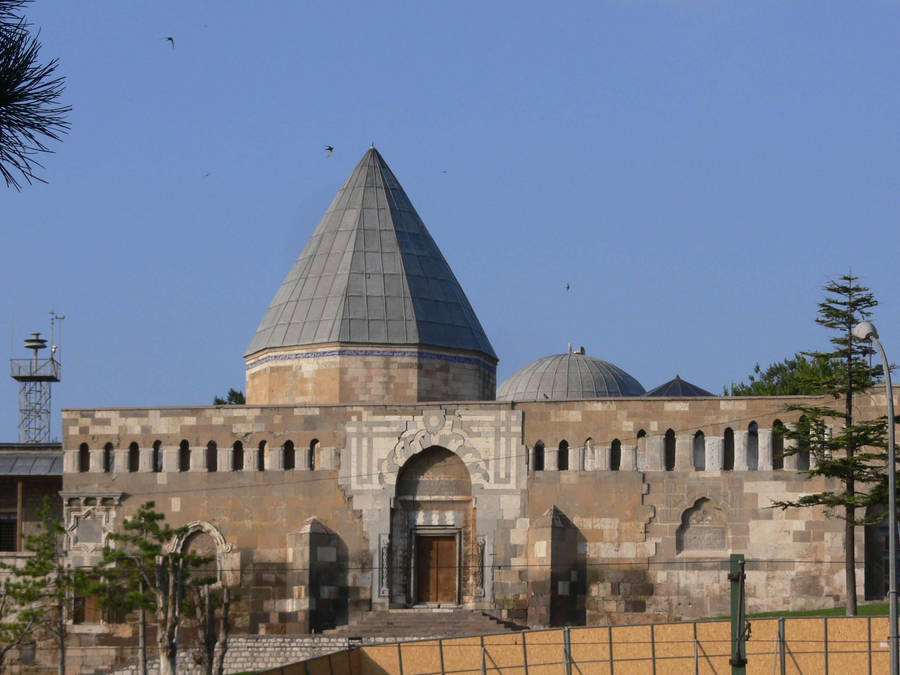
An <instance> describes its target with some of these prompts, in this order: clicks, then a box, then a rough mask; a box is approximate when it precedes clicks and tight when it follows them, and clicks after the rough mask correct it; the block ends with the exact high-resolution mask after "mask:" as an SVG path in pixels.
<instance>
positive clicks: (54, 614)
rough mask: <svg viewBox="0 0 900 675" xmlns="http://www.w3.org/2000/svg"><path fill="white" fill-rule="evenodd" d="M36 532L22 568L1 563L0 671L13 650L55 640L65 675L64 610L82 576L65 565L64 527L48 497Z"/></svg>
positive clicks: (27, 544)
mask: <svg viewBox="0 0 900 675" xmlns="http://www.w3.org/2000/svg"><path fill="white" fill-rule="evenodd" d="M38 514H39V518H40V521H39V522H38V525H37V528H38V529H37V533H36V534H30V535H26V536H25V541H24V549H25V551H26V552H28V553H31V554H32V555H30V556H28V557H25V558H24V559H22V560H21V561H19V563H18V564H7V563H0V568H2V569H3V570H4V571H5V572H6V575H7V577H6V579H5V580H4V582H3V586H2V590H0V671H2V670H3V663H4V661H5V658H6V656H7V654H8V653H9V651H10V650H11V649H13V648H21V647H22V646H23V645H24V644H26V643H27V642H31V641H33V640H35V639H43V638H51V639H53V640H54V641H55V642H56V644H57V647H58V649H59V652H58V653H59V672H60V673H61V674H62V675H65V672H66V665H65V664H66V654H65V646H66V645H65V636H66V633H65V620H66V615H65V610H66V605H67V603H68V600H69V597H70V596H71V594H72V593H73V592H77V590H78V589H79V588H80V582H81V580H82V576H81V575H80V574H79V573H78V572H77V571H73V570H72V569H71V568H67V567H65V566H64V565H63V555H62V551H61V548H60V545H61V537H62V535H63V533H64V530H63V527H62V525H61V524H60V522H59V519H58V518H57V516H56V514H55V513H54V510H53V506H52V505H51V503H50V499H49V498H47V497H45V498H44V503H43V505H42V507H41V509H40V511H39V512H38Z"/></svg>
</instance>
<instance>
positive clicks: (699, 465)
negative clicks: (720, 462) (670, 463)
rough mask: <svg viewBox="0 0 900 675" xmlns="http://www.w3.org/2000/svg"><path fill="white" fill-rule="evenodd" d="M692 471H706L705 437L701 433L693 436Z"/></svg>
mask: <svg viewBox="0 0 900 675" xmlns="http://www.w3.org/2000/svg"><path fill="white" fill-rule="evenodd" d="M693 451H694V452H693V455H694V471H706V436H705V435H704V434H703V432H702V431H698V432H697V433H696V434H694V447H693Z"/></svg>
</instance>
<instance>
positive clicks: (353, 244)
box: [245, 148, 497, 359]
mask: <svg viewBox="0 0 900 675" xmlns="http://www.w3.org/2000/svg"><path fill="white" fill-rule="evenodd" d="M328 342H346V343H361V344H391V345H411V344H424V345H434V346H438V347H451V348H454V349H464V350H469V351H476V352H481V353H483V354H486V355H488V356H490V357H492V358H494V359H496V358H497V357H496V354H495V353H494V349H493V347H491V343H490V341H489V340H488V338H487V336H486V335H485V333H484V330H483V329H482V327H481V323H480V322H479V321H478V317H477V316H475V312H474V310H473V309H472V306H471V305H470V304H469V301H468V299H467V298H466V295H465V293H464V292H463V290H462V288H461V287H460V285H459V282H458V281H457V280H456V277H455V276H454V275H453V272H452V270H451V269H450V266H449V265H448V264H447V261H446V260H444V256H443V255H442V254H441V252H440V250H439V249H438V247H437V244H435V242H434V240H433V239H432V238H431V235H430V234H429V232H428V230H427V229H426V228H425V224H424V223H423V222H422V219H421V218H419V215H418V214H417V213H416V210H415V209H414V208H413V205H412V202H410V200H409V197H407V196H406V192H404V190H403V188H402V187H401V186H400V183H399V182H398V181H397V179H396V178H395V177H394V174H393V173H392V172H391V170H390V169H389V168H388V166H387V164H386V163H385V161H384V159H383V158H382V156H381V155H380V154H379V153H378V151H377V150H376V149H375V148H371V149H370V150H369V151H368V152H366V154H365V155H364V156H363V158H362V160H361V161H360V162H359V164H357V166H356V168H355V169H354V170H353V173H351V174H350V177H349V178H348V179H347V181H346V182H345V183H344V185H343V186H342V187H341V189H340V190H339V191H338V193H337V196H335V198H334V201H333V202H332V203H331V206H330V207H328V210H327V211H326V212H325V215H324V216H323V217H322V220H321V222H319V225H318V227H316V229H315V231H314V232H313V234H312V237H311V238H310V240H309V242H308V243H307V244H306V247H305V248H304V249H303V252H302V253H301V254H300V257H299V258H297V261H296V262H295V263H294V266H293V267H292V268H291V270H290V272H288V275H287V277H285V279H284V282H282V284H281V288H279V289H278V292H277V293H276V294H275V298H274V299H273V300H272V304H271V305H270V306H269V310H268V311H267V312H266V314H265V316H264V317H263V319H262V321H261V322H260V324H259V328H258V329H257V331H256V334H255V335H254V336H253V339H252V340H251V341H250V345H249V346H248V347H247V351H246V352H245V356H250V355H251V354H254V353H256V352H258V351H261V350H263V349H269V348H273V347H288V346H300V345H312V344H321V343H328Z"/></svg>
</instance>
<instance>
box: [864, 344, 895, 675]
mask: <svg viewBox="0 0 900 675" xmlns="http://www.w3.org/2000/svg"><path fill="white" fill-rule="evenodd" d="M869 339H870V340H871V341H872V344H874V345H875V347H876V348H877V349H878V353H879V355H880V356H881V363H882V364H883V365H884V389H885V392H886V393H887V406H888V448H887V450H888V529H889V530H890V532H891V537H890V539H889V540H888V574H890V579H888V601H889V602H890V620H891V632H890V635H889V637H888V641H889V642H890V644H891V675H898V663H900V662H898V660H897V652H898V649H897V647H898V645H897V465H896V464H895V462H896V458H895V456H894V455H895V452H894V391H893V387H892V386H891V366H890V364H889V363H888V360H887V355H886V354H885V353H884V347H882V346H881V343H880V342H879V341H878V338H877V337H875V336H874V335H871V336H869Z"/></svg>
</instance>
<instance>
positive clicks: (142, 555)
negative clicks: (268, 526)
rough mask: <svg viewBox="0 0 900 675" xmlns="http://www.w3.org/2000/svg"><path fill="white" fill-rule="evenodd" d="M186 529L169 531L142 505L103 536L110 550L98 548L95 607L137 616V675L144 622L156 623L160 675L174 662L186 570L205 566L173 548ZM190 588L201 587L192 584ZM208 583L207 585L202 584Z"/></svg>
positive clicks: (169, 673)
mask: <svg viewBox="0 0 900 675" xmlns="http://www.w3.org/2000/svg"><path fill="white" fill-rule="evenodd" d="M185 533H186V528H184V527H182V528H173V527H171V526H170V525H169V524H168V523H166V522H165V516H164V515H163V514H161V513H157V512H156V510H155V504H154V503H153V502H147V503H145V504H143V505H142V506H141V507H140V508H139V509H138V511H137V513H136V514H135V515H134V516H132V517H131V518H126V519H125V521H124V522H123V524H122V530H121V531H120V532H116V533H113V534H111V535H110V536H109V540H110V543H111V544H112V546H109V545H108V546H107V547H106V548H104V549H103V558H102V560H101V562H100V563H99V564H98V566H97V567H96V574H97V577H98V579H99V581H98V585H97V591H98V592H99V593H100V596H101V604H102V605H103V606H104V607H106V608H108V609H114V610H118V611H125V612H130V611H134V610H137V611H139V612H140V617H141V626H140V629H141V630H140V635H139V652H140V663H141V673H144V674H146V672H147V646H146V633H145V630H144V629H145V620H144V617H145V616H146V614H147V613H150V614H151V615H152V616H153V617H154V618H155V621H156V636H157V637H156V640H157V647H158V649H159V672H160V675H173V673H175V670H176V659H177V657H178V632H179V629H180V627H181V622H182V618H183V616H184V611H185V609H186V601H185V585H186V584H187V583H188V581H189V578H190V570H191V569H193V568H196V567H199V566H200V565H203V564H205V563H206V562H209V560H208V559H207V558H202V557H200V556H198V555H196V554H195V553H192V552H191V551H184V550H180V549H179V547H177V546H175V543H176V542H177V541H178V540H179V539H180V538H182V537H183V536H184V535H185ZM195 583H204V581H202V580H198V581H196V582H195ZM206 583H208V581H206Z"/></svg>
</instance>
